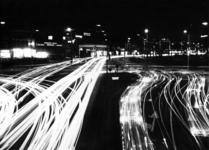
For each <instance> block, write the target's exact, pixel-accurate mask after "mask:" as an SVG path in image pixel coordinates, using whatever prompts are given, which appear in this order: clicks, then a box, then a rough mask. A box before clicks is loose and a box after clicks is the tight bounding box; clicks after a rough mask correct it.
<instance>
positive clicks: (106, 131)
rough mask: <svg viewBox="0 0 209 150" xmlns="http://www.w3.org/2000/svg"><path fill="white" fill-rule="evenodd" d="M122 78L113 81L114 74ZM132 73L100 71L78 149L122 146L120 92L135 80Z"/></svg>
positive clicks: (113, 149) (108, 149) (102, 149)
mask: <svg viewBox="0 0 209 150" xmlns="http://www.w3.org/2000/svg"><path fill="white" fill-rule="evenodd" d="M113 76H118V77H119V80H118V81H117V80H116V81H113V80H112V77H113ZM136 78H137V77H136V75H133V74H129V73H120V74H113V73H112V74H108V75H107V74H101V75H100V76H99V79H98V81H97V83H96V86H95V87H94V90H93V93H92V95H91V98H90V101H89V104H88V107H87V110H86V113H85V116H84V123H83V128H82V130H81V134H80V137H79V140H78V143H77V146H76V150H86V149H88V150H98V149H99V150H122V140H121V130H120V129H121V127H120V122H119V101H120V96H121V94H122V93H123V91H124V90H125V89H126V88H127V86H128V85H129V84H131V83H133V82H135V80H136Z"/></svg>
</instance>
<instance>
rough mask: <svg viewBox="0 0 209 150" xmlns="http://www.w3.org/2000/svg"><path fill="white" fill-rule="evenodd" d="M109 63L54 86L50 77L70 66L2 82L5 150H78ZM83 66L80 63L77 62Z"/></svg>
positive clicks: (93, 63) (92, 63)
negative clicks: (98, 84)
mask: <svg viewBox="0 0 209 150" xmlns="http://www.w3.org/2000/svg"><path fill="white" fill-rule="evenodd" d="M105 61H106V58H95V59H91V60H89V61H88V62H87V63H85V64H84V65H82V66H81V67H79V68H78V69H76V70H75V71H73V72H72V73H70V74H69V75H67V76H65V77H63V78H61V79H60V80H58V81H57V82H55V83H53V84H43V82H44V81H45V80H46V78H47V77H49V76H51V75H53V74H55V73H57V72H59V71H61V70H63V69H64V68H66V67H69V66H70V65H71V63H70V62H69V61H66V62H62V63H58V64H52V65H47V66H43V67H37V68H34V69H31V70H28V71H25V72H24V73H19V74H17V75H14V76H8V77H0V95H1V96H0V129H1V130H0V146H1V149H12V148H14V147H15V148H16V146H17V145H18V147H19V148H18V149H20V150H26V149H28V150H30V149H31V150H32V149H39V150H56V149H60V150H63V149H73V148H75V146H76V143H77V139H78V137H79V134H80V130H81V127H82V122H83V117H84V114H85V111H86V108H87V105H88V101H89V98H90V95H91V92H92V90H93V88H94V85H95V83H96V80H97V78H98V76H99V74H100V71H101V69H102V67H103V65H104V63H105ZM75 63H79V61H77V62H75Z"/></svg>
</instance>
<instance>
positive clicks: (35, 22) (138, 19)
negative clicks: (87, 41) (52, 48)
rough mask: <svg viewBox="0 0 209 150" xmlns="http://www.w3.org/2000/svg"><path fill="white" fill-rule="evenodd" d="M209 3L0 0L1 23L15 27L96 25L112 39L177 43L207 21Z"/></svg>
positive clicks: (181, 0)
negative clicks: (138, 37) (146, 36)
mask: <svg viewBox="0 0 209 150" xmlns="http://www.w3.org/2000/svg"><path fill="white" fill-rule="evenodd" d="M208 8H209V5H208V0H1V20H5V21H7V22H9V23H10V24H12V25H13V26H16V27H19V26H20V27H32V28H39V27H42V26H45V25H48V26H49V25H50V26H54V25H61V26H71V27H73V28H83V27H91V26H94V25H95V24H97V23H99V24H101V25H102V27H103V28H104V29H106V30H107V31H109V34H110V35H111V36H112V37H114V39H119V40H124V39H125V38H127V37H128V36H130V37H131V36H135V35H136V34H137V33H140V34H141V35H143V31H144V29H145V28H148V29H149V30H150V32H149V36H150V38H156V39H160V38H162V37H167V38H170V39H173V40H176V39H178V38H180V37H181V36H182V31H183V30H184V29H186V28H188V27H189V26H190V24H192V25H193V26H194V27H197V28H199V26H201V23H202V22H203V21H205V20H206V18H207V17H208V10H207V9H208Z"/></svg>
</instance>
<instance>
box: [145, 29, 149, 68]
mask: <svg viewBox="0 0 209 150" xmlns="http://www.w3.org/2000/svg"><path fill="white" fill-rule="evenodd" d="M144 32H145V34H146V41H147V44H145V50H146V65H145V69H146V70H147V69H148V64H147V61H148V60H147V59H148V49H149V44H148V43H149V41H148V33H149V30H148V29H145V30H144Z"/></svg>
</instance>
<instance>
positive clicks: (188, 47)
mask: <svg viewBox="0 0 209 150" xmlns="http://www.w3.org/2000/svg"><path fill="white" fill-rule="evenodd" d="M184 34H187V30H184ZM187 35H188V36H187V69H188V70H189V53H190V51H189V50H190V35H189V33H188V34H187Z"/></svg>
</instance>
